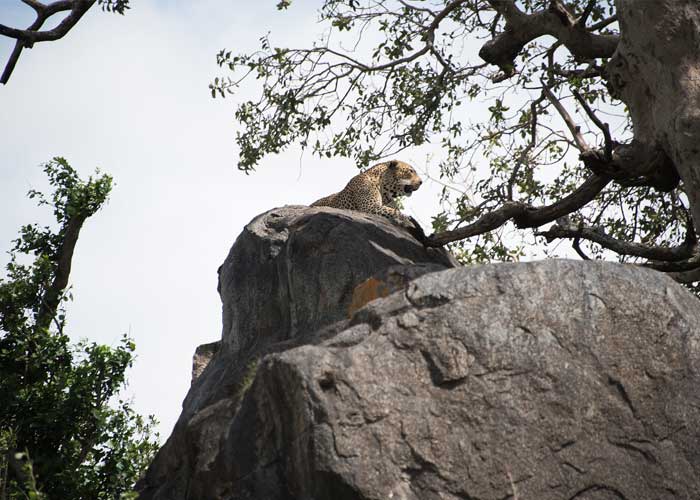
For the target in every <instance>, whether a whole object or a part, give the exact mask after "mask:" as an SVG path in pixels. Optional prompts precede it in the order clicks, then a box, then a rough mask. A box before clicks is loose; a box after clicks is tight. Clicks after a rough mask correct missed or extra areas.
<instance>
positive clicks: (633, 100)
mask: <svg viewBox="0 0 700 500" xmlns="http://www.w3.org/2000/svg"><path fill="white" fill-rule="evenodd" d="M615 4H616V6H617V15H618V19H619V22H620V31H621V35H622V36H621V39H620V43H619V44H618V47H617V50H616V51H615V54H614V55H613V57H612V58H611V59H610V63H609V65H608V71H609V76H610V83H611V87H612V90H613V92H615V93H617V95H618V97H620V98H621V99H622V100H623V101H624V102H625V103H626V104H627V106H628V107H629V111H630V116H631V118H632V124H633V127H634V136H635V139H636V140H637V141H639V142H640V143H641V144H643V145H644V146H646V147H649V148H650V151H651V150H653V149H656V148H660V149H662V150H663V151H664V152H665V153H666V155H668V157H669V158H670V159H671V161H672V162H673V165H674V166H675V168H676V170H677V172H678V175H680V178H681V180H682V181H683V183H684V184H685V191H686V193H687V195H688V200H689V202H690V207H691V212H692V215H693V219H694V220H695V223H696V227H698V226H697V224H699V223H700V2H698V0H652V1H649V0H615Z"/></svg>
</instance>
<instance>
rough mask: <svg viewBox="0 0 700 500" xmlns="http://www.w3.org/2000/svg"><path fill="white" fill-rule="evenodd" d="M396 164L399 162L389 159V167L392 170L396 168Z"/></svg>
mask: <svg viewBox="0 0 700 500" xmlns="http://www.w3.org/2000/svg"><path fill="white" fill-rule="evenodd" d="M398 166H399V162H397V161H396V160H391V161H390V162H389V168H390V169H392V170H396V168H397V167H398Z"/></svg>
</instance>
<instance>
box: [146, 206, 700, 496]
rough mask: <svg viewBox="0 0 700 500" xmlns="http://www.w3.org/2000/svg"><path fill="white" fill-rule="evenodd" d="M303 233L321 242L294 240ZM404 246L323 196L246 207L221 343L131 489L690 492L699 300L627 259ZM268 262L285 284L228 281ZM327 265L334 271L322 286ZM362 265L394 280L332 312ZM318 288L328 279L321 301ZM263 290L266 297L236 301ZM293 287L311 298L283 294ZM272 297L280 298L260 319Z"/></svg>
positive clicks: (696, 450) (698, 482) (405, 241)
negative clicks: (515, 259) (486, 261)
mask: <svg viewBox="0 0 700 500" xmlns="http://www.w3.org/2000/svg"><path fill="white" fill-rule="evenodd" d="M273 213H276V214H278V216H274V217H273V216H272V214H273ZM272 221H277V222H276V224H277V225H273V223H272ZM326 224H328V225H326ZM342 225H346V226H347V227H346V228H345V229H340V226H342ZM263 227H264V228H266V229H265V230H263V229H262V228H263ZM324 227H333V228H336V230H337V231H339V233H340V234H346V233H345V231H348V233H347V234H350V235H351V234H353V232H354V231H357V233H354V234H358V237H357V238H355V240H357V239H360V237H359V234H363V235H364V236H363V237H364V238H366V241H364V242H362V243H361V244H360V245H362V246H363V248H366V249H369V250H367V252H365V253H360V254H359V255H358V256H357V257H354V256H353V254H352V253H344V252H345V248H346V246H345V245H343V246H342V248H341V247H332V248H334V249H333V250H331V246H332V245H333V241H334V238H332V237H329V236H330V235H329V236H327V237H325V238H321V239H320V240H319V239H316V238H315V237H313V236H312V234H315V233H317V232H319V233H322V232H323V229H321V228H324ZM304 232H307V234H306V235H302V234H299V233H304ZM334 234H335V233H334ZM380 234H381V235H382V236H379V235H380ZM384 238H387V239H384ZM394 238H397V239H398V240H400V241H399V242H397V243H396V246H391V245H393V244H394ZM349 239H351V240H352V238H349ZM253 241H258V242H259V244H258V245H257V246H256V245H254V244H253ZM263 241H264V242H269V243H270V244H269V246H265V245H267V243H265V244H263V243H261V242H263ZM312 241H313V242H314V244H313V245H316V244H319V242H325V244H326V245H328V246H325V247H323V248H325V249H326V250H320V251H318V253H316V254H313V253H312V254H310V252H314V250H313V249H312V247H311V246H307V245H306V243H305V244H303V245H301V246H295V242H296V243H302V242H312ZM272 242H275V243H274V244H272ZM358 244H359V243H358ZM309 245H311V244H310V243H309ZM416 245H417V243H415V242H414V241H412V240H411V239H410V237H409V236H407V235H404V234H403V233H402V232H401V230H399V229H396V228H395V227H393V226H391V225H389V224H385V223H384V222H383V221H381V220H378V219H374V218H370V217H365V216H359V215H358V216H354V215H348V214H345V213H342V212H337V211H332V210H325V209H323V210H313V209H297V208H289V209H282V210H280V211H277V212H274V211H273V212H268V213H267V214H265V215H263V216H261V217H259V218H257V219H255V220H254V221H253V222H252V223H251V224H250V225H249V226H248V227H247V228H246V231H245V232H244V234H243V235H242V236H241V237H240V238H239V239H238V241H237V242H236V244H235V245H234V248H233V249H232V251H231V254H230V255H229V257H228V259H227V261H226V263H225V264H224V266H223V268H222V273H221V291H222V300H223V302H224V335H223V340H222V348H221V349H219V350H218V351H217V353H216V354H215V355H214V357H213V359H212V360H211V361H210V363H209V365H208V366H207V367H206V369H205V370H204V371H203V372H202V374H201V375H200V377H199V378H198V379H197V380H196V381H195V383H194V384H193V387H192V389H191V390H190V393H189V394H188V396H187V399H186V400H185V403H184V409H183V415H182V416H181V418H180V421H179V422H178V425H177V426H176V428H175V430H174V432H173V435H172V436H171V438H170V439H169V441H168V443H167V444H166V445H165V446H164V448H163V449H162V450H161V452H160V453H159V455H158V456H157V458H156V460H155V461H154V463H153V465H152V466H151V468H150V470H149V473H148V474H147V476H146V478H145V479H144V480H143V481H141V483H140V484H139V485H138V489H139V490H140V491H141V493H142V496H141V497H140V498H142V499H151V498H152V499H213V498H217V499H219V498H220V499H270V500H283V499H284V500H287V499H299V500H311V499H315V500H323V499H334V500H345V499H367V500H369V499H373V500H380V499H382V500H383V499H391V498H394V499H405V500H408V499H415V500H419V499H420V500H426V499H427V500H432V499H435V500H437V499H480V500H485V499H508V498H511V499H522V500H524V499H538V500H548V499H552V500H554V499H557V500H558V499H562V498H564V499H577V500H607V499H629V500H632V499H635V500H639V499H641V500H644V499H650V500H651V499H695V498H700V425H699V424H700V390H698V387H700V371H699V370H700V308H699V307H698V305H699V304H698V302H697V299H696V298H695V297H693V296H692V295H691V294H690V293H688V292H687V291H686V290H684V289H683V288H681V287H680V286H679V285H677V284H676V283H674V282H673V281H672V280H670V279H669V278H667V277H665V276H663V275H661V274H658V273H655V272H653V271H649V270H644V269H639V268H635V267H631V266H622V265H616V264H606V263H599V262H577V261H546V262H536V263H526V264H496V265H488V266H480V267H472V268H455V269H446V268H447V267H450V261H449V260H448V259H447V257H446V256H445V255H444V254H428V253H426V251H425V250H422V249H421V247H420V246H417V247H416ZM253 248H257V249H258V252H259V253H255V251H253ZM261 248H269V249H273V248H275V249H277V250H275V251H270V252H267V253H265V252H261V251H260V249H261ZM375 251H376V252H377V254H376V255H375V257H377V258H378V259H379V256H380V255H381V256H386V257H387V259H388V261H387V262H385V263H383V264H381V265H378V266H377V267H381V266H382V265H383V266H384V268H383V269H374V270H370V269H369V267H368V262H370V261H371V259H372V258H374V257H369V256H368V255H369V253H372V252H375ZM245 252H249V253H248V254H247V255H249V256H253V255H257V257H256V258H257V261H256V265H255V266H253V265H252V264H251V263H250V261H247V260H245V258H244V257H243V255H244V254H245ZM273 253H274V255H272V254H273ZM332 254H334V257H330V256H329V255H332ZM271 255H272V257H271V258H268V257H269V256H271ZM280 255H284V263H283V262H282V261H281V260H280V259H281V258H280ZM314 257H315V258H316V260H317V262H318V264H317V265H316V266H314V265H313V264H312V260H313V259H314ZM324 257H325V258H324ZM296 259H300V260H301V264H300V267H299V268H296V265H297V260H296ZM241 263H247V265H246V266H244V267H239V266H241V265H242V264H241ZM396 264H402V265H404V266H407V267H397V266H396ZM269 266H281V267H278V268H277V269H278V270H280V269H281V270H284V271H285V272H287V271H290V270H291V275H292V276H293V278H291V279H289V278H288V277H287V278H283V276H285V274H284V273H283V272H281V271H280V272H277V273H276V274H275V273H269V274H265V276H268V277H269V279H270V280H274V279H279V280H281V281H280V282H279V283H278V285H277V288H270V289H265V288H264V287H267V286H270V283H272V282H273V281H266V282H259V283H256V282H254V281H252V280H251V279H248V278H243V279H240V278H237V277H236V276H237V275H239V274H241V273H242V274H246V273H248V274H250V275H252V274H254V273H256V272H261V273H263V274H264V273H267V271H261V270H264V269H268V268H269ZM339 266H345V267H339ZM355 266H357V267H355ZM389 266H393V267H392V268H391V270H387V267H389ZM440 268H442V269H443V270H437V269H440ZM326 269H335V270H336V271H334V272H337V270H338V269H345V271H343V272H341V274H340V278H339V279H338V280H337V281H336V280H332V279H331V280H327V278H324V277H323V276H324V272H325V271H324V270H326ZM351 269H352V270H353V271H350V270H351ZM358 269H361V270H362V271H358ZM426 269H430V270H432V271H434V272H430V273H427V274H425V273H424V274H423V275H422V276H420V277H417V278H416V279H413V280H412V281H411V279H412V278H415V276H416V275H417V274H421V272H420V271H421V270H422V271H424V270H426ZM296 270H298V271H299V273H301V272H302V270H303V273H307V274H306V275H304V276H306V277H305V278H303V279H306V280H308V281H307V283H308V285H309V286H308V287H306V286H301V287H300V288H297V285H294V286H292V287H291V288H290V286H289V284H290V283H298V282H299V280H302V281H303V279H302V275H301V274H296ZM416 270H418V272H417V273H416ZM387 273H388V274H387ZM372 274H375V275H376V276H380V278H377V279H378V280H379V281H384V280H388V278H387V276H389V275H391V276H396V275H402V274H403V275H404V276H405V277H406V279H405V280H403V283H404V285H403V286H402V287H401V288H400V289H399V290H398V291H396V292H395V293H393V294H391V295H388V296H387V297H386V298H381V299H379V300H375V301H372V302H370V303H369V304H367V305H366V306H364V307H362V308H360V309H358V310H357V311H355V312H354V313H353V315H352V317H351V318H349V319H346V318H344V315H345V314H346V313H347V307H348V305H349V304H350V303H351V302H352V290H353V288H356V287H355V285H357V284H360V283H362V282H364V283H365V284H366V283H368V282H367V281H365V280H366V279H367V278H368V277H369V276H370V275H372ZM286 276H288V275H286ZM329 276H332V273H331V274H330V275H329ZM285 280H286V281H285ZM345 280H348V281H347V283H346V284H343V283H344V282H345ZM351 281H352V284H350V282H351ZM400 281H401V280H399V282H400ZM369 283H370V284H371V283H372V282H371V281H370V282H369ZM314 286H317V287H322V286H327V287H329V288H331V290H329V293H330V294H331V295H330V296H331V297H336V299H334V300H335V302H332V303H331V302H330V301H328V300H326V301H324V300H323V299H321V298H319V297H320V295H319V294H320V293H322V292H324V291H325V290H323V289H322V288H319V289H314ZM244 287H252V288H244ZM259 287H263V289H265V290H267V291H266V292H265V293H267V299H268V300H267V301H266V302H265V304H261V303H260V302H256V300H255V299H253V298H250V297H248V298H246V297H241V296H239V294H242V293H249V294H252V295H256V294H257V293H258V291H257V290H258V289H259ZM359 288H360V289H363V287H362V286H361V287H359ZM369 288H370V289H371V288H372V287H369ZM375 288H376V287H375ZM280 289H282V290H283V291H280ZM290 289H291V290H299V289H300V290H304V291H305V292H304V293H305V294H306V295H298V294H296V291H295V292H293V293H292V294H291V295H292V299H291V300H290V298H289V297H290V296H289V295H288V294H289V290H290ZM365 289H367V287H365ZM341 290H344V291H343V292H342V293H341ZM382 295H383V294H382ZM302 302H303V303H302ZM272 303H276V305H274V306H273V305H272ZM246 307H251V308H252V309H245V308H246ZM260 308H262V309H260ZM265 308H271V309H265ZM275 308H276V309H275ZM285 308H288V309H285ZM260 310H263V311H266V313H265V314H268V316H265V317H261V316H257V314H258V313H256V311H260ZM272 310H275V311H278V312H279V311H287V310H289V311H295V313H294V314H292V313H291V312H290V313H289V314H288V315H286V316H285V314H286V313H285V314H280V315H279V316H278V318H282V319H281V320H279V321H280V322H279V323H277V328H275V327H274V325H275V323H274V322H273V321H272V320H271V317H270V315H271V314H272V313H271V312H269V311H272ZM258 325H259V326H258ZM256 335H257V336H258V337H257V338H259V339H260V340H256ZM230 337H236V338H230ZM252 359H257V360H258V362H257V364H253V363H251V361H250V360H252Z"/></svg>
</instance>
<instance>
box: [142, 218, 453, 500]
mask: <svg viewBox="0 0 700 500" xmlns="http://www.w3.org/2000/svg"><path fill="white" fill-rule="evenodd" d="M456 265H457V263H456V261H455V260H454V258H453V257H452V256H451V255H450V254H449V253H447V252H445V251H442V250H436V249H432V248H430V249H426V248H424V247H423V245H421V244H420V243H419V242H417V241H416V240H415V239H414V238H413V237H412V236H411V235H410V234H408V232H406V231H405V230H404V229H402V228H400V227H398V226H396V225H394V224H392V223H391V222H389V221H388V220H387V219H385V218H383V217H380V216H372V215H367V214H362V213H358V212H348V211H342V210H335V209H331V208H308V207H301V206H298V207H293V206H292V207H284V208H278V209H274V210H271V211H269V212H266V213H264V214H262V215H260V216H258V217H256V218H255V219H253V220H252V221H251V222H250V223H249V224H248V225H247V226H246V227H245V228H244V230H243V232H242V233H241V235H240V236H239V237H238V238H237V240H236V242H235V244H234V245H233V247H232V248H231V251H230V252H229V255H228V257H227V258H226V260H225V261H224V264H223V265H222V266H221V268H220V269H219V293H220V295H221V300H222V304H223V318H222V319H223V332H222V339H221V341H219V342H216V343H211V344H205V345H203V346H200V347H199V348H197V351H196V353H195V356H194V360H193V370H192V377H193V381H192V387H191V388H190V391H189V393H188V394H187V397H186V398H185V401H184V402H183V411H182V414H181V415H180V418H179V419H178V422H177V424H176V425H175V429H174V430H173V432H172V434H171V436H170V438H169V439H168V441H167V442H166V444H165V445H164V446H163V448H162V449H161V451H160V452H159V453H158V456H157V457H156V459H155V461H154V462H153V464H152V465H151V467H150V469H149V471H148V474H147V476H146V477H145V478H144V479H143V480H142V481H140V482H139V484H138V485H137V489H138V490H140V491H141V496H140V497H139V498H141V499H149V498H154V499H185V498H202V499H209V498H216V497H215V496H211V494H210V493H209V492H210V491H212V490H211V488H214V487H217V486H218V479H217V482H215V483H216V484H210V482H209V479H208V473H209V469H210V467H211V463H212V461H213V460H214V459H215V458H216V457H218V456H219V455H220V453H222V450H221V449H220V445H221V440H222V439H223V438H224V437H225V435H226V433H227V432H228V426H229V425H230V422H231V421H232V420H233V419H234V416H236V415H238V407H239V406H240V399H241V397H242V395H243V394H244V393H245V388H246V386H247V385H248V384H249V383H250V381H251V379H252V377H253V375H254V371H255V367H256V366H257V361H258V360H259V359H261V358H262V357H263V356H264V355H265V354H267V353H271V352H276V351H281V350H286V349H289V348H291V347H293V346H295V345H300V344H305V343H314V342H316V343H318V342H320V339H321V337H319V336H316V332H317V331H318V330H319V329H321V328H322V327H324V326H327V325H331V324H333V323H335V322H337V321H339V320H343V319H345V318H347V317H348V315H349V313H350V312H351V311H353V310H354V308H356V307H357V304H356V300H355V301H353V298H355V299H357V297H353V292H354V290H355V288H356V286H357V285H359V284H362V283H363V282H365V280H367V279H368V278H370V277H371V276H382V277H384V276H386V275H388V274H391V275H392V276H403V277H405V279H404V280H403V281H408V280H410V279H412V278H415V277H417V276H420V275H422V274H425V273H426V272H430V271H436V270H442V269H446V268H448V267H455V266H456ZM395 281H396V280H393V281H392V282H395ZM382 295H383V294H382ZM328 335H331V333H328ZM237 418H240V417H237ZM251 425H257V424H255V423H251ZM246 432H248V431H246ZM219 479H220V478H219Z"/></svg>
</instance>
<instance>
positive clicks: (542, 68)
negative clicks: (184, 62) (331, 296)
mask: <svg viewBox="0 0 700 500" xmlns="http://www.w3.org/2000/svg"><path fill="white" fill-rule="evenodd" d="M278 8H279V9H280V10H292V9H293V5H291V6H290V2H279V4H278ZM319 13H320V21H321V22H322V23H323V24H324V26H325V27H326V30H327V31H326V32H325V34H324V35H323V36H322V37H321V38H320V39H319V40H317V41H315V42H312V41H309V44H308V46H307V47H303V48H286V47H278V46H275V45H274V43H273V41H272V36H271V35H266V36H263V37H262V38H261V39H260V50H259V51H256V52H254V53H244V54H236V53H234V52H232V51H228V50H222V51H220V52H219V53H218V55H217V60H218V63H219V65H220V66H221V67H222V68H225V69H227V70H228V71H230V73H229V74H228V76H224V77H217V78H216V79H215V80H214V82H213V83H212V84H211V85H210V89H211V93H212V96H214V97H216V96H221V97H225V96H226V95H227V94H231V93H234V92H235V90H236V88H238V87H239V86H240V85H242V84H244V82H246V81H250V80H255V85H256V86H257V87H258V88H260V89H261V92H260V96H259V98H258V99H255V100H248V101H243V102H240V103H239V104H238V105H237V109H236V119H237V121H238V122H240V124H241V125H242V131H241V132H240V133H238V135H237V137H236V141H237V143H238V146H239V148H240V160H239V168H240V169H241V170H244V171H246V172H249V171H252V170H253V169H254V168H255V166H256V165H257V164H258V162H259V161H260V160H261V159H262V158H263V157H264V156H265V155H268V154H271V153H277V152H279V151H282V150H283V149H285V148H286V147H288V146H289V145H291V144H295V143H298V144H300V145H301V146H302V147H303V148H305V149H311V150H312V151H313V153H315V154H316V155H318V156H320V157H328V158H330V157H334V156H343V157H353V158H355V160H356V161H357V164H358V166H360V167H364V166H367V165H369V164H370V163H371V162H373V161H376V160H378V159H380V158H387V157H392V156H395V155H397V154H399V153H400V152H402V151H404V150H406V149H408V148H413V149H414V150H415V148H418V147H423V148H427V149H428V150H429V151H430V152H431V154H432V155H434V156H435V158H437V165H429V166H427V167H426V168H427V172H428V174H429V175H430V176H432V177H433V178H434V179H435V180H436V181H438V182H440V183H442V184H443V185H444V186H445V188H444V189H443V191H442V200H441V201H442V210H441V212H440V213H438V214H436V215H435V217H434V221H433V226H434V230H435V231H436V234H435V235H433V237H434V238H435V241H436V242H442V243H445V242H452V244H453V250H455V251H456V252H457V253H458V254H459V255H460V256H461V258H462V259H463V260H464V261H467V262H481V261H487V260H515V259H519V258H520V257H522V256H523V255H526V253H525V250H526V249H528V253H529V255H543V254H546V255H556V254H557V253H558V244H559V243H560V241H561V239H562V238H567V239H569V240H570V241H572V243H573V248H574V249H575V250H576V252H577V253H578V254H579V255H581V256H582V257H583V258H604V257H610V256H612V255H613V254H616V255H617V258H618V259H619V260H621V261H628V262H637V263H644V264H645V265H650V266H652V267H653V266H655V265H656V263H657V261H659V260H663V259H659V258H655V259H650V258H648V257H645V256H646V255H648V253H645V252H643V251H641V250H640V248H641V247H645V248H651V249H653V250H657V249H661V250H664V249H667V248H671V249H674V250H678V255H681V257H682V258H679V259H676V260H677V261H682V262H685V260H686V259H688V258H689V257H690V255H689V252H688V251H690V250H691V249H692V248H693V247H694V244H695V237H694V230H693V228H692V221H691V220H690V216H689V213H688V201H687V197H686V195H685V193H684V187H683V185H682V184H679V183H678V180H677V178H675V177H674V175H673V172H672V173H668V172H669V171H672V170H673V167H671V168H670V169H667V170H663V169H661V170H659V171H661V174H662V175H661V177H663V178H662V179H661V180H659V179H655V178H654V175H653V174H652V173H650V172H651V170H652V169H650V168H648V169H646V170H644V169H642V168H641V167H640V166H639V164H641V163H644V162H639V161H636V160H637V159H638V158H639V156H634V154H632V153H629V151H631V150H635V148H638V147H640V145H639V144H637V143H636V142H635V141H633V140H632V139H633V134H632V130H631V125H630V120H629V117H628V114H627V108H626V107H625V104H624V103H623V102H621V101H620V100H619V99H618V97H616V93H615V92H611V89H612V87H613V86H611V82H609V81H608V80H607V79H606V78H607V73H606V64H607V63H608V61H609V58H610V56H611V55H612V54H613V52H614V48H615V47H616V44H617V40H618V39H619V33H618V25H617V18H616V12H615V5H614V2H613V0H573V1H569V2H566V3H564V2H561V1H560V0H518V1H514V0H488V1H483V0H476V1H475V0H451V1H447V0H443V1H438V0H434V1H427V0H426V1H420V0H411V1H408V0H381V1H374V0H324V1H323V2H321V6H320V10H319ZM542 35H549V36H542ZM484 108H485V109H486V110H487V111H486V110H485V109H484ZM481 110H483V111H481ZM604 120H607V121H608V123H604ZM427 144H431V145H430V146H426V145H427ZM649 147H650V148H653V147H654V145H649ZM624 148H627V149H624ZM626 151H627V153H629V154H627V156H625V152H626ZM645 151H646V150H645ZM649 151H654V150H653V149H649ZM654 154H656V153H655V152H654ZM651 156H653V154H648V155H646V158H647V159H648V158H649V157H651ZM625 158H631V159H629V160H627V162H626V163H625V161H623V160H624V159H625ZM645 161H646V160H645ZM649 161H651V160H649ZM662 163H663V162H662ZM657 174H658V172H657ZM582 190H583V191H584V192H583V193H582V192H581V191H582ZM590 193H592V195H590V196H589V194H590ZM570 197H573V201H574V202H575V203H569V202H567V201H566V200H567V198H570ZM548 207H551V208H552V209H551V210H548V211H547V210H545V211H542V210H539V211H538V209H540V208H548ZM504 214H505V215H504ZM494 220H496V222H493V221H494ZM554 220H557V224H555V225H554V226H552V228H553V229H552V228H550V230H548V231H543V230H542V229H541V226H543V225H544V224H545V223H550V222H554ZM514 226H515V227H514ZM516 228H517V229H524V230H521V231H515V230H514V229H516ZM555 229H556V230H555ZM440 237H442V238H440ZM467 237H469V238H468V239H465V238H467ZM611 241H612V243H611ZM686 250H688V251H686ZM566 253H569V254H570V253H571V252H566ZM652 255H655V256H658V255H660V256H664V255H665V254H663V252H661V251H659V252H656V253H653V254H652ZM675 255H676V254H674V256H675ZM659 267H660V268H661V267H663V266H659ZM677 267H679V266H676V268H677ZM680 267H683V265H680ZM686 267H687V266H686Z"/></svg>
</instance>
